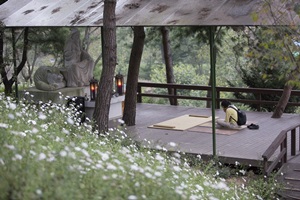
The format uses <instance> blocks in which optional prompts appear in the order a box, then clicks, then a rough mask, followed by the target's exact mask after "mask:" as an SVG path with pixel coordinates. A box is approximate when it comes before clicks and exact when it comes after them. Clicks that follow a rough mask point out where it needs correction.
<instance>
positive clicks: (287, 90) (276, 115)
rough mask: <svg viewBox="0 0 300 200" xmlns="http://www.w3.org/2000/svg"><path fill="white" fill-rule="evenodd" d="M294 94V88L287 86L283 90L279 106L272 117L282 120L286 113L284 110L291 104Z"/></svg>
mask: <svg viewBox="0 0 300 200" xmlns="http://www.w3.org/2000/svg"><path fill="white" fill-rule="evenodd" d="M291 92H292V86H290V85H285V86H284V88H283V92H282V95H281V97H280V99H279V101H278V104H277V106H276V108H275V110H274V113H273V115H272V118H280V117H281V116H282V114H283V112H284V109H285V107H286V105H287V103H288V102H289V99H290V96H291Z"/></svg>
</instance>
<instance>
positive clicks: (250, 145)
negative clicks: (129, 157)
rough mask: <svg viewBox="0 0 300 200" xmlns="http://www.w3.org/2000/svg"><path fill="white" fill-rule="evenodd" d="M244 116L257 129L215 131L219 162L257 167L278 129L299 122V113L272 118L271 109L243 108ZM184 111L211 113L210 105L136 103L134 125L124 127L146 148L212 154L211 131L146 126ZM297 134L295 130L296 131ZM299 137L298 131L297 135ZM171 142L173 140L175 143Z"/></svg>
mask: <svg viewBox="0 0 300 200" xmlns="http://www.w3.org/2000/svg"><path fill="white" fill-rule="evenodd" d="M246 113H247V120H248V121H249V122H252V123H253V122H254V123H256V124H258V125H259V126H260V128H259V130H250V129H248V128H245V129H243V130H240V131H239V132H238V133H236V134H233V135H221V134H216V151H217V155H218V157H219V158H220V159H221V160H222V162H225V163H228V164H234V163H235V162H239V163H240V164H242V165H249V166H250V165H251V166H254V167H255V166H257V167H260V166H261V164H262V154H263V153H264V152H265V150H266V149H267V148H268V147H269V146H270V144H271V143H272V142H273V140H274V139H275V137H276V136H277V135H278V134H279V133H280V131H281V130H283V129H285V128H288V127H290V126H292V125H294V124H297V123H299V122H300V116H299V115H298V114H284V115H283V116H282V117H281V118H279V119H273V118H271V115H272V113H266V112H246ZM185 114H190V115H191V114H193V115H211V109H207V108H195V107H183V106H169V105H157V104H145V103H138V104H137V113H136V125H135V126H129V127H127V133H128V135H130V136H131V137H133V138H134V139H135V140H136V141H139V142H141V143H142V144H144V145H147V146H148V147H149V148H158V146H157V145H158V144H159V146H161V147H164V148H166V149H167V150H169V151H181V152H186V153H191V154H199V155H201V157H202V158H204V159H205V158H210V157H211V156H212V154H213V135H212V134H211V133H201V132H191V131H187V130H184V131H176V130H162V129H153V128H148V126H150V125H153V124H155V123H159V122H162V121H165V120H169V119H172V118H174V117H178V116H182V115H185ZM216 116H217V117H219V118H224V116H225V113H224V112H223V110H216ZM297 134H299V133H298V131H297ZM298 138H299V135H298ZM170 143H171V144H172V143H176V144H177V146H176V147H174V146H173V145H170Z"/></svg>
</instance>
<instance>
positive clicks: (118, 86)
mask: <svg viewBox="0 0 300 200" xmlns="http://www.w3.org/2000/svg"><path fill="white" fill-rule="evenodd" d="M115 81H116V92H117V93H118V94H119V95H123V85H124V79H123V75H122V74H120V72H119V73H118V74H117V75H116V76H115Z"/></svg>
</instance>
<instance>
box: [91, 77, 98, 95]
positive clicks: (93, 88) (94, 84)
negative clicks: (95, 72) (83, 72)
mask: <svg viewBox="0 0 300 200" xmlns="http://www.w3.org/2000/svg"><path fill="white" fill-rule="evenodd" d="M97 90H98V81H97V80H96V79H94V77H93V78H92V79H91V80H90V97H91V101H94V100H95V98H96V96H97Z"/></svg>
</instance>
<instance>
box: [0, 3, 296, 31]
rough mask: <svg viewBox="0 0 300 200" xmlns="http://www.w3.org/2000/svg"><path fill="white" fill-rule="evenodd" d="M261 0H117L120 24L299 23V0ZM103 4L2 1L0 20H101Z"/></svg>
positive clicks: (60, 23) (38, 22)
mask: <svg viewBox="0 0 300 200" xmlns="http://www.w3.org/2000/svg"><path fill="white" fill-rule="evenodd" d="M263 2H264V1H262V0H117V6H116V18H117V26H206V25H274V24H281V25H289V24H299V22H300V20H299V17H298V16H297V14H296V12H297V10H298V9H299V7H300V5H299V4H300V3H299V0H285V1H282V0H272V3H271V4H272V5H271V10H272V11H271V10H269V9H265V8H264V7H263ZM103 8H104V1H103V0H52V1H49V0H21V1H20V0H8V1H7V2H6V3H4V4H2V5H1V6H0V22H1V23H2V25H3V26H6V27H23V26H28V27H34V26H102V25H103ZM295 11H296V12H295ZM258 12H259V13H260V14H259V16H260V17H259V19H258V20H257V21H255V22H254V21H253V15H255V13H258ZM261 13H263V14H261ZM272 16H275V17H272ZM279 19H280V20H279ZM274 20H276V21H274Z"/></svg>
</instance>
